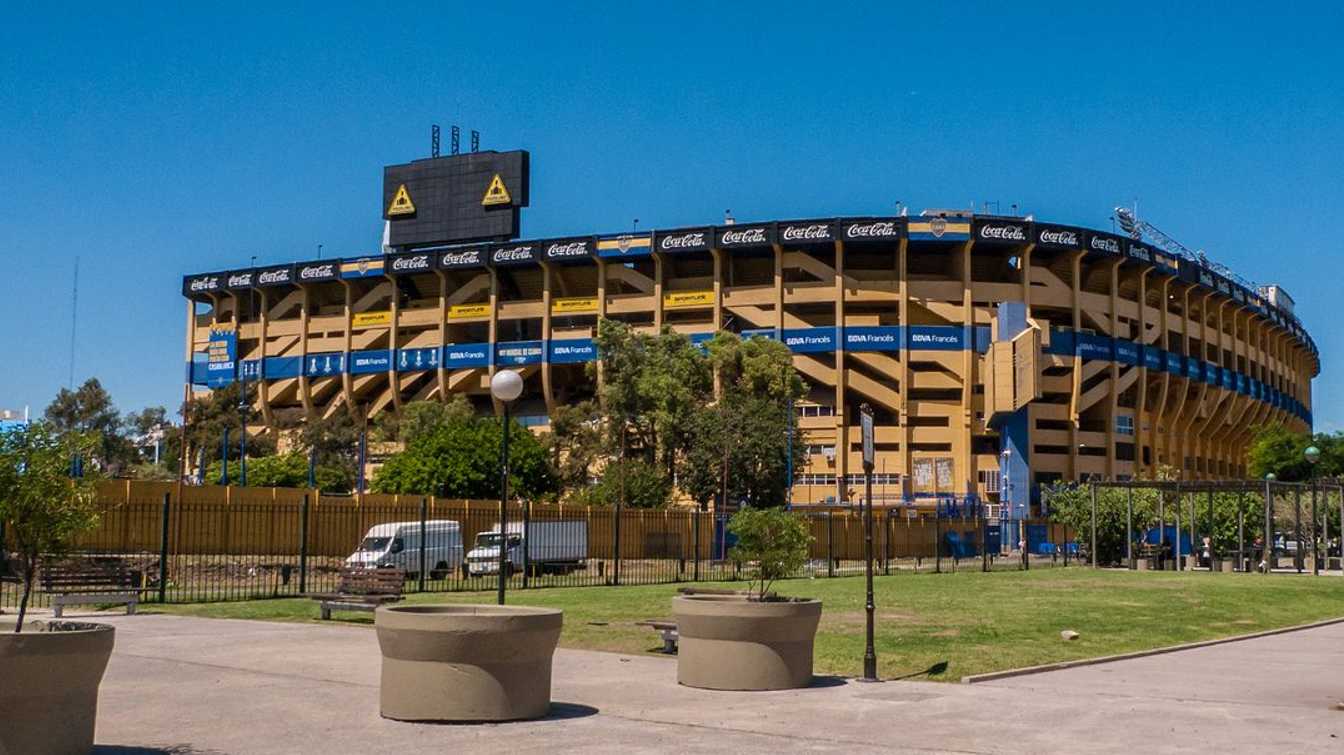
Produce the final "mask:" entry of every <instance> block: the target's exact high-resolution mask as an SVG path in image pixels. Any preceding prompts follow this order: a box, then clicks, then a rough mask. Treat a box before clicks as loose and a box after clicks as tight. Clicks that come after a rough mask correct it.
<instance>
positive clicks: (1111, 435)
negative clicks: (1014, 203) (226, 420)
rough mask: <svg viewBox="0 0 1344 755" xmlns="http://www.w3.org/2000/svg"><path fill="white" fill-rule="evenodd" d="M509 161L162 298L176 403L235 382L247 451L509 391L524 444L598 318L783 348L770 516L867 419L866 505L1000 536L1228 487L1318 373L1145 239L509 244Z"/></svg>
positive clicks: (858, 233)
mask: <svg viewBox="0 0 1344 755" xmlns="http://www.w3.org/2000/svg"><path fill="white" fill-rule="evenodd" d="M528 159H529V158H528V154H527V153H526V152H524V151H513V152H479V153H476V152H473V153H471V154H464V155H451V156H445V157H433V158H427V159H422V160H416V161H413V162H411V163H407V164H405V165H396V166H388V167H387V168H386V169H385V173H384V187H383V201H382V210H383V218H384V220H385V221H386V227H387V235H386V237H385V247H384V253H382V254H374V255H370V256H364V257H359V258H353V259H339V260H331V259H327V260H313V261H308V262H295V263H292V264H285V265H279V266H268V267H259V268H255V269H242V270H230V271H220V272H212V273H205V274H194V275H188V276H186V277H185V278H184V280H183V289H182V290H183V295H184V296H185V297H186V299H187V302H186V305H187V306H186V362H187V381H186V383H187V384H186V386H185V391H186V395H187V396H190V395H191V394H192V391H193V390H199V389H203V388H204V389H209V388H211V387H217V386H220V385H224V384H227V383H229V382H231V381H234V380H245V381H252V382H255V383H256V385H257V386H258V391H257V401H256V406H255V407H254V409H255V411H254V412H253V414H252V416H253V417H254V418H255V420H256V422H257V423H259V424H257V425H256V426H255V427H254V428H253V429H254V430H257V431H265V430H266V429H267V428H269V427H274V426H275V425H276V424H277V421H278V418H291V419H292V418H297V417H314V416H324V415H331V414H333V413H335V412H340V411H349V412H352V413H354V415H355V416H356V417H357V418H365V419H367V418H372V417H376V416H377V415H379V414H381V413H385V412H397V411H399V410H400V409H401V407H403V406H404V405H405V404H406V403H408V402H411V401H418V400H436V399H437V400H443V399H446V398H447V397H449V396H451V395H452V394H465V395H466V396H468V397H469V398H470V399H471V400H472V401H473V402H474V403H475V404H476V405H477V407H478V409H479V410H480V411H482V412H490V411H498V410H499V409H500V407H498V406H493V407H492V405H491V399H490V394H489V378H490V376H491V375H492V374H493V372H494V371H495V370H497V369H502V368H510V369H515V370H518V371H519V372H520V373H521V375H522V376H523V377H524V379H525V385H526V388H525V392H524V395H523V397H522V398H521V399H520V400H519V401H518V402H516V404H515V406H514V407H513V412H514V416H515V417H518V418H519V419H520V421H522V422H523V423H524V424H527V425H529V426H534V427H536V428H537V429H538V430H539V431H541V430H542V429H543V427H544V425H545V424H546V423H547V421H548V420H547V416H548V414H549V413H550V412H551V411H552V410H553V409H554V408H555V407H557V406H560V405H564V404H566V403H568V402H572V401H576V400H580V399H583V398H587V397H591V396H592V395H593V393H594V390H595V385H594V380H595V378H591V377H590V376H589V371H588V370H587V369H586V363H588V362H591V361H593V360H594V359H595V358H596V353H595V348H594V345H593V337H594V335H595V332H596V326H597V322H598V320H599V319H601V318H611V319H616V320H621V321H624V322H626V323H629V324H630V325H632V326H634V327H636V328H639V329H644V330H648V331H657V330H659V329H661V328H664V327H669V328H672V329H674V330H676V331H679V332H682V333H685V334H687V335H688V336H689V337H690V338H691V339H692V340H693V341H700V340H703V339H707V338H709V337H710V336H711V335H712V334H713V333H715V332H717V331H719V330H729V331H733V332H737V333H740V334H741V335H743V336H744V337H749V336H760V337H764V338H771V339H778V340H780V341H782V342H783V343H785V344H786V345H787V346H788V347H789V348H790V349H791V350H792V352H793V355H794V356H793V360H794V363H795V365H796V367H797V369H798V370H799V372H800V373H801V374H802V376H803V377H804V379H805V380H806V381H807V383H808V385H809V386H810V394H809V395H808V397H807V400H806V401H804V402H801V403H800V404H799V405H798V406H796V407H795V409H796V420H797V423H798V427H799V429H800V430H801V432H802V437H803V438H804V442H805V443H806V444H807V452H808V454H807V459H808V462H807V464H806V468H804V469H800V470H796V478H795V485H794V488H793V502H794V503H795V504H798V505H803V504H824V503H839V504H843V503H845V502H852V501H854V500H855V499H856V497H857V495H856V494H857V493H858V491H861V490H862V484H861V478H862V475H861V472H862V470H861V467H860V461H859V460H860V454H861V448H860V435H859V427H858V407H859V406H860V405H862V404H864V403H867V404H869V405H870V406H871V407H872V409H873V412H874V415H875V426H876V438H875V441H876V444H875V450H876V465H875V480H874V490H875V492H876V495H875V496H874V499H875V501H876V503H877V504H878V505H883V504H892V505H895V504H905V505H912V504H913V505H928V506H932V505H933V501H934V500H937V499H945V498H954V499H969V500H976V501H982V502H987V503H989V504H990V510H991V512H993V513H998V514H1000V515H1006V514H1007V513H1008V512H1009V511H1011V512H1012V514H1013V518H1018V517H1021V516H1025V515H1026V514H1027V512H1028V507H1029V506H1030V504H1031V502H1032V498H1033V496H1034V495H1035V491H1037V490H1038V488H1039V485H1040V484H1041V483H1048V482H1052V481H1055V480H1061V479H1063V480H1080V479H1087V478H1106V479H1125V478H1129V477H1140V476H1146V477H1151V476H1154V475H1156V474H1158V472H1159V469H1160V468H1162V467H1167V466H1169V467H1174V468H1177V469H1179V470H1181V472H1180V473H1181V475H1182V476H1183V477H1185V478H1187V479H1219V478H1236V477H1244V476H1245V474H1246V469H1245V459H1246V450H1247V447H1248V444H1249V442H1250V440H1251V436H1252V432H1253V430H1254V428H1256V427H1257V426H1259V425H1262V424H1266V423H1281V424H1283V425H1285V426H1287V427H1289V428H1291V429H1293V430H1298V431H1306V430H1309V429H1310V427H1311V380H1312V377H1313V376H1315V375H1316V374H1317V373H1318V372H1319V369H1320V360H1319V354H1318V352H1317V349H1316V346H1315V344H1314V343H1313V341H1312V339H1311V338H1310V336H1309V335H1308V334H1307V333H1306V331H1305V330H1304V329H1303V327H1302V326H1301V324H1300V323H1299V322H1298V320H1297V318H1296V317H1295V315H1294V314H1293V307H1292V300H1291V299H1290V298H1288V296H1287V295H1286V293H1285V292H1283V291H1282V289H1279V288H1278V287H1276V286H1266V287H1257V286H1254V285H1251V284H1249V283H1247V282H1245V281H1243V280H1241V279H1240V278H1238V277H1237V276H1235V275H1233V274H1232V273H1231V272H1230V271H1228V270H1226V269H1225V268H1222V267H1220V266H1218V265H1215V264H1213V263H1209V262H1207V261H1206V260H1204V259H1202V257H1201V256H1196V255H1190V254H1182V253H1180V252H1179V251H1175V250H1173V249H1172V248H1171V245H1170V244H1165V245H1157V244H1153V243H1145V241H1143V240H1140V239H1142V238H1143V236H1142V234H1138V233H1135V234H1130V235H1122V234H1116V233H1108V232H1104V231H1100V230H1093V229H1089V228H1081V227H1074V226H1070V225H1061V224H1055V223H1050V222H1045V221H1041V220H1036V219H1035V218H1033V217H1029V216H1027V217H1023V216H1012V215H1009V216H1004V215H997V214H996V215H984V214H974V213H972V212H969V211H964V210H962V211H953V210H931V211H925V212H924V213H922V214H921V215H918V216H914V215H911V216H906V215H895V216H890V217H848V218H833V217H827V218H811V219H782V220H770V221H763V222H732V221H731V220H730V219H728V218H725V221H726V222H725V223H723V224H717V225H708V224H707V225H703V226H696V227H684V228H669V229H655V230H650V231H641V232H638V233H607V234H603V233H594V234H591V235H582V236H569V237H565V238H557V239H539V240H519V239H518V238H517V236H518V228H519V215H520V211H521V208H523V207H526V206H527V204H528V196H527V189H528V186H527V184H528V177H527V172H528ZM1136 236H1137V237H1138V238H1135V237H1136ZM1004 504H1011V506H1010V507H1004V508H1002V509H1001V510H999V511H997V512H995V509H996V508H999V507H1001V506H1003V505H1004ZM1005 518H1006V516H1005Z"/></svg>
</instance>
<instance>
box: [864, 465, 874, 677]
mask: <svg viewBox="0 0 1344 755" xmlns="http://www.w3.org/2000/svg"><path fill="white" fill-rule="evenodd" d="M863 476H864V481H863V496H864V498H865V499H867V504H866V505H865V506H864V509H865V510H864V520H863V560H864V578H865V579H866V580H867V582H868V584H867V588H868V595H867V602H866V603H865V604H864V610H865V611H866V612H867V624H866V627H865V632H866V636H865V645H864V648H863V678H864V680H866V681H870V682H875V681H877V651H876V650H875V649H874V647H873V613H874V611H875V610H876V606H875V605H874V603H873V465H872V462H868V463H866V464H864V465H863Z"/></svg>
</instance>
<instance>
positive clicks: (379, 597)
mask: <svg viewBox="0 0 1344 755" xmlns="http://www.w3.org/2000/svg"><path fill="white" fill-rule="evenodd" d="M405 584H406V575H405V574H404V573H403V572H402V571H401V569H398V568H396V567H391V566H388V567H382V568H378V569H362V568H359V567H346V568H344V569H342V570H341V579H340V582H338V583H337V585H336V592H324V593H306V594H305V595H306V597H309V598H312V599H313V600H316V601H320V603H319V605H320V608H321V611H322V618H323V619H330V618H331V612H332V611H334V610H340V611H373V610H375V609H376V608H378V606H381V605H384V604H386V603H396V602H397V601H399V600H401V598H402V594H401V591H402V588H403V586H404V585H405Z"/></svg>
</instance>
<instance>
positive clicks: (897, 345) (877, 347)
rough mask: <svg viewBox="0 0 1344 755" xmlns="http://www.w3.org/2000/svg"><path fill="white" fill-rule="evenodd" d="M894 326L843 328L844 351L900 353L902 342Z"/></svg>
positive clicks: (898, 328) (898, 331)
mask: <svg viewBox="0 0 1344 755" xmlns="http://www.w3.org/2000/svg"><path fill="white" fill-rule="evenodd" d="M903 335H904V334H903V333H902V331H901V328H900V327H899V326H896V325H865V326H859V327H851V328H845V350H846V351H900V350H901V341H902V340H904V339H903V337H902V336H903Z"/></svg>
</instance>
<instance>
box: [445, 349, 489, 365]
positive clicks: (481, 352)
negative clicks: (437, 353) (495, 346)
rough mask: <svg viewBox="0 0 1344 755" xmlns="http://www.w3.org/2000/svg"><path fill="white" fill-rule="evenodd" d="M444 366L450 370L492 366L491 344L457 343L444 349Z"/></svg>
mask: <svg viewBox="0 0 1344 755" xmlns="http://www.w3.org/2000/svg"><path fill="white" fill-rule="evenodd" d="M443 366H444V367H447V368H448V369H450V370H460V369H466V368H468V367H489V366H490V344H488V343H455V344H452V345H450V346H444V347H443Z"/></svg>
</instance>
